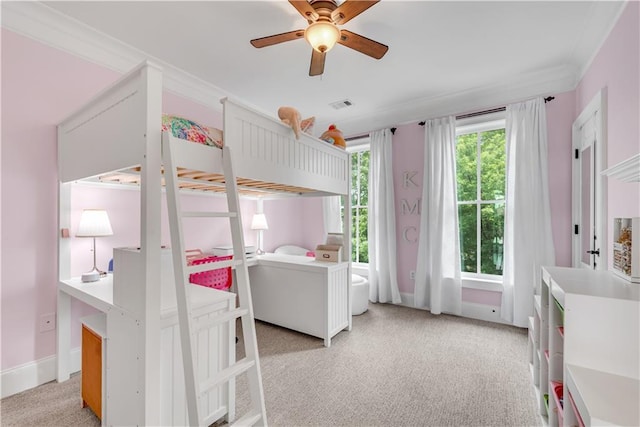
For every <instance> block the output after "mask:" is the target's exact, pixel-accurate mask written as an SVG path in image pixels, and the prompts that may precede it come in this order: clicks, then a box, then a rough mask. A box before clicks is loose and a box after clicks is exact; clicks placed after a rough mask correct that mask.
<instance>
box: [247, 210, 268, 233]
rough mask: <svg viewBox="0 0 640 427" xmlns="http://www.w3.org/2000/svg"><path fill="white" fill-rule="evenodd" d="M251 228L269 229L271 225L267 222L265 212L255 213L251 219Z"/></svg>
mask: <svg viewBox="0 0 640 427" xmlns="http://www.w3.org/2000/svg"><path fill="white" fill-rule="evenodd" d="M251 229H252V230H268V229H269V225H268V224H267V217H266V216H264V214H263V213H257V214H255V215H253V219H252V220H251Z"/></svg>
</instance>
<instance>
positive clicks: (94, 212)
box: [76, 209, 113, 237]
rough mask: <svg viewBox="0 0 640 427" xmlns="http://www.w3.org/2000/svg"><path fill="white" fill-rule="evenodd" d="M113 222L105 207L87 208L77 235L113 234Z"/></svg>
mask: <svg viewBox="0 0 640 427" xmlns="http://www.w3.org/2000/svg"><path fill="white" fill-rule="evenodd" d="M112 234H113V230H112V229H111V222H109V215H107V211H105V210H104V209H85V210H83V211H82V216H81V217H80V225H78V231H77V232H76V236H77V237H101V236H111V235H112Z"/></svg>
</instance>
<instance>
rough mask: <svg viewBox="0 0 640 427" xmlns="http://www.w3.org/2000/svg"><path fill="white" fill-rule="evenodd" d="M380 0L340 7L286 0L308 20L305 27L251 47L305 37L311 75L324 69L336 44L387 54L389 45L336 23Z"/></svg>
mask: <svg viewBox="0 0 640 427" xmlns="http://www.w3.org/2000/svg"><path fill="white" fill-rule="evenodd" d="M379 1H380V0H371V1H365V0H345V2H344V3H342V4H341V5H340V6H338V3H337V2H336V1H335V0H311V2H308V1H306V0H289V3H291V4H292V5H293V7H295V8H296V9H297V10H298V12H300V14H301V15H302V17H303V18H305V19H306V20H307V21H308V22H309V26H308V27H307V28H306V29H304V30H296V31H289V32H287V33H281V34H275V35H272V36H267V37H262V38H259V39H253V40H251V44H252V45H253V46H254V47H257V48H261V47H266V46H271V45H274V44H278V43H283V42H288V41H291V40H297V39H301V38H303V37H304V38H305V39H306V40H307V41H308V42H309V44H310V45H311V47H312V48H313V50H312V51H311V66H310V67H309V75H310V76H319V75H320V74H322V73H323V72H324V60H325V56H326V54H327V52H328V51H329V50H331V48H332V47H333V46H334V45H335V44H336V43H339V44H341V45H343V46H346V47H348V48H351V49H354V50H357V51H358V52H361V53H364V54H365V55H368V56H370V57H372V58H375V59H380V58H382V57H383V56H384V54H385V53H387V50H389V47H388V46H386V45H383V44H382V43H378V42H377V41H374V40H371V39H368V38H366V37H364V36H361V35H359V34H356V33H352V32H351V31H348V30H341V29H340V28H338V25H342V24H346V23H347V22H348V21H350V20H351V19H353V18H355V17H356V16H358V15H360V14H361V13H362V12H364V11H365V10H367V9H369V8H370V7H371V6H373V5H374V4H376V3H378V2H379Z"/></svg>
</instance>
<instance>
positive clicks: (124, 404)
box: [57, 62, 351, 425]
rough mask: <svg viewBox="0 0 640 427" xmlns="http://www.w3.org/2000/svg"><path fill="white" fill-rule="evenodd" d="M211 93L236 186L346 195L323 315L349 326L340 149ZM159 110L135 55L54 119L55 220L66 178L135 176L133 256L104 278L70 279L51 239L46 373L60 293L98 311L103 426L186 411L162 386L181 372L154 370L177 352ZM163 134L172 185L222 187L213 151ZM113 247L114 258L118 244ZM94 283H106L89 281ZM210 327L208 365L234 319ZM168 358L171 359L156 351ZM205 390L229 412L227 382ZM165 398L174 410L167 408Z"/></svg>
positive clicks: (228, 349)
mask: <svg viewBox="0 0 640 427" xmlns="http://www.w3.org/2000/svg"><path fill="white" fill-rule="evenodd" d="M221 102H222V103H223V125H224V128H223V132H224V144H225V145H226V146H228V147H229V148H230V152H231V153H232V162H233V167H234V169H235V174H236V176H237V177H238V184H239V185H238V188H239V190H240V193H241V194H242V193H243V192H245V193H247V194H249V195H254V196H255V195H257V194H261V195H262V194H265V192H268V193H271V194H274V195H278V194H280V195H291V194H294V195H305V196H316V195H317V196H323V195H336V194H337V195H342V196H345V197H344V199H345V213H346V218H345V226H344V233H345V238H344V242H346V247H345V248H344V250H343V261H342V262H343V263H346V265H347V267H346V268H344V269H343V270H344V272H345V273H344V274H345V276H346V280H342V281H341V283H342V285H341V288H340V289H338V290H337V292H339V293H340V295H341V298H337V299H336V300H335V301H337V302H336V303H335V304H339V307H335V308H334V309H333V310H332V311H331V315H332V316H333V317H334V319H333V326H334V329H335V328H338V330H340V329H349V330H350V329H351V301H350V277H351V274H350V263H349V254H350V252H351V251H350V247H349V242H350V238H349V231H348V230H349V224H350V216H349V213H350V205H349V204H350V200H349V199H350V198H349V192H350V158H349V154H348V153H346V152H345V151H343V150H340V149H338V148H335V147H333V146H330V145H328V144H326V143H324V142H322V141H320V140H318V139H316V138H313V137H311V136H309V135H306V134H301V136H300V139H299V140H296V139H295V138H294V135H293V132H292V130H291V129H290V128H289V127H288V126H285V125H284V124H282V123H281V122H280V121H279V120H277V119H275V118H271V117H268V116H266V115H264V114H262V113H260V112H258V111H255V110H253V109H251V108H247V107H246V106H243V105H242V104H240V103H238V102H235V101H232V100H229V99H223V100H222V101H221ZM161 118H162V70H161V69H160V68H159V67H157V66H156V65H154V64H152V63H150V62H144V63H142V64H140V65H139V66H138V67H136V68H135V69H133V70H132V71H131V72H129V73H127V74H126V75H125V76H123V77H122V78H121V79H120V80H118V81H117V82H116V83H114V84H113V85H112V86H110V87H109V88H107V89H105V90H104V91H103V92H101V93H100V94H98V95H97V96H96V97H94V98H93V100H91V101H90V102H88V103H87V104H85V105H84V106H83V107H82V108H80V109H79V110H78V111H77V112H76V113H74V114H72V115H71V116H69V117H68V118H67V119H66V120H64V121H63V122H62V123H61V124H60V125H59V126H58V173H59V180H60V192H59V198H60V215H59V227H60V229H61V230H65V229H67V230H68V229H71V224H70V209H71V208H70V200H71V197H70V193H71V184H72V183H73V182H76V181H79V180H91V181H106V182H114V181H120V182H123V183H127V184H129V185H131V184H132V183H133V184H136V185H139V186H140V199H141V205H140V206H141V215H140V247H139V249H138V250H136V251H133V252H134V253H133V256H129V255H131V254H129V255H128V256H127V257H125V258H126V260H127V261H126V262H133V265H129V266H128V267H126V268H124V267H123V268H122V269H120V270H119V271H114V275H113V278H112V280H111V278H109V280H108V281H109V283H103V281H104V280H105V279H103V280H101V281H100V282H98V283H93V284H90V283H82V282H81V281H80V280H79V279H78V278H73V277H71V267H70V265H71V263H70V258H71V254H70V241H69V239H65V238H60V239H59V285H58V334H57V378H58V381H64V380H66V379H68V378H69V371H70V357H69V354H70V348H69V347H70V331H69V329H70V322H71V314H70V311H71V304H70V299H71V298H76V299H80V300H82V301H83V302H85V303H88V304H89V305H92V306H93V307H95V308H97V309H98V310H100V311H102V312H104V313H106V321H107V322H106V323H107V328H106V329H107V331H106V334H107V341H106V342H107V349H106V352H105V353H106V361H103V363H105V364H106V378H104V379H103V380H104V381H106V394H107V396H106V398H104V396H103V401H104V403H105V404H106V411H105V410H104V409H103V418H102V421H103V424H105V425H107V424H127V425H130V424H138V425H167V424H174V423H181V422H184V420H186V419H185V418H184V402H183V401H182V400H183V396H180V394H181V393H180V391H178V392H175V391H174V392H173V393H171V391H172V389H174V388H176V389H177V390H180V387H181V386H182V387H183V385H181V384H180V381H181V380H182V381H183V380H184V378H182V379H181V378H180V375H177V376H176V374H175V373H174V374H173V376H174V378H169V379H167V375H166V372H163V369H166V366H172V365H173V364H175V363H176V360H177V361H178V362H179V360H180V355H179V351H172V350H171V345H172V344H171V342H179V340H178V339H176V338H175V337H173V339H169V344H167V342H165V338H164V337H165V336H166V335H171V332H167V330H168V328H174V329H175V330H177V328H175V323H176V321H177V320H176V316H175V296H174V295H172V294H174V293H175V290H174V289H173V282H172V277H173V276H172V275H171V274H169V273H167V271H166V270H167V268H170V263H171V261H170V259H171V257H170V256H167V251H166V250H165V251H163V250H162V249H161V241H160V233H159V230H160V212H161V199H162V197H163V196H162V194H163V192H162V182H163V177H162V152H161V146H162V145H161V138H162V133H161ZM167 135H168V133H167ZM165 137H166V135H165ZM169 139H170V143H171V144H172V147H174V148H173V149H172V151H173V152H174V154H175V157H174V161H175V163H176V164H178V165H179V166H181V167H183V169H181V171H182V172H181V173H180V174H179V175H180V176H181V177H182V178H184V179H185V181H184V184H181V187H184V188H188V189H192V190H199V191H213V192H219V191H224V185H222V184H221V182H222V181H223V180H224V178H223V171H222V150H220V149H218V148H215V147H209V146H204V145H201V144H196V143H191V142H187V141H184V140H180V139H177V138H174V137H173V136H169ZM201 171H206V172H207V173H204V172H201ZM211 171H214V172H215V171H219V172H218V173H211ZM123 177H125V178H123ZM125 252H126V251H125ZM114 254H116V256H118V255H117V254H118V251H114ZM168 264H169V265H168ZM120 265H125V264H123V263H122V262H121V264H120ZM252 277H253V276H252ZM253 280H259V279H258V278H254V279H253ZM102 284H104V285H105V286H100V285H102ZM192 286H194V285H192ZM253 286H255V285H253ZM206 290H207V291H210V292H207V294H208V295H210V297H209V299H210V301H211V307H213V308H212V309H211V310H225V309H230V308H232V306H233V305H234V304H235V299H233V302H231V301H232V298H229V297H228V296H229V295H230V294H228V293H224V294H225V295H222V294H223V293H222V292H220V291H216V290H213V289H206ZM170 294H171V295H170ZM199 298H203V297H202V296H199ZM204 298H206V297H204ZM200 305H202V304H200ZM200 310H201V313H200V314H201V315H203V316H206V315H208V314H209V312H210V311H207V310H206V308H201V309H200ZM217 328H219V329H217V330H215V331H211V334H210V337H214V338H211V339H210V340H208V341H207V342H206V343H205V345H203V349H204V350H203V351H205V353H206V352H215V351H216V350H218V355H217V356H219V357H216V358H215V360H217V361H218V362H217V365H218V366H213V367H211V366H210V367H208V368H207V369H214V370H215V369H220V368H222V367H224V365H225V364H227V365H228V364H229V363H231V362H232V361H233V359H234V357H235V350H234V345H233V344H232V343H233V341H234V339H235V338H234V335H235V329H234V328H231V327H224V326H217ZM225 328H226V329H225ZM332 333H334V334H335V333H336V332H333V331H332ZM218 346H219V348H216V347H218ZM167 358H177V359H176V360H169V361H167V360H166V359H167ZM103 369H104V367H103ZM172 395H173V397H171V396H172ZM167 396H169V397H168V398H167ZM210 398H211V399H210V404H211V405H214V406H215V405H219V413H220V415H221V416H222V415H225V414H226V415H227V417H228V418H231V419H232V418H233V416H234V414H233V411H234V400H233V399H234V385H233V384H230V385H229V386H228V388H226V389H224V390H222V392H221V393H220V394H219V396H217V397H216V396H210ZM167 399H168V400H167ZM171 401H173V402H171ZM171 403H172V404H173V409H167V406H169V407H171ZM103 407H104V405H103ZM181 408H182V409H181ZM161 409H162V410H161ZM214 409H215V408H214ZM181 411H182V412H181ZM167 413H169V414H167ZM176 414H177V415H176ZM181 414H182V415H181Z"/></svg>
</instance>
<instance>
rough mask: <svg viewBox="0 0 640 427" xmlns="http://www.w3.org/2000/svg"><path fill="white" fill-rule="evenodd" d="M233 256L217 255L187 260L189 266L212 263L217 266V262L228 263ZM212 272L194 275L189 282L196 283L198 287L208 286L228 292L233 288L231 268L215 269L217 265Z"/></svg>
mask: <svg viewBox="0 0 640 427" xmlns="http://www.w3.org/2000/svg"><path fill="white" fill-rule="evenodd" d="M232 258H233V256H232V255H229V256H215V255H206V256H202V257H198V258H191V259H189V258H188V260H187V263H188V265H199V264H206V263H212V264H215V263H216V262H217V261H226V260H230V259H232ZM211 267H212V270H207V271H202V272H200V273H193V274H191V275H189V282H191V283H194V284H196V285H201V286H206V287H208V288H214V289H220V290H227V289H229V288H230V287H231V282H232V276H231V267H225V268H217V269H216V268H215V265H212V266H211Z"/></svg>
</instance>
